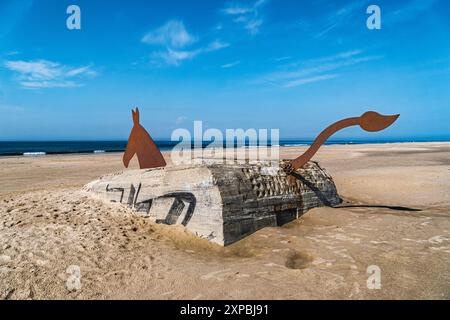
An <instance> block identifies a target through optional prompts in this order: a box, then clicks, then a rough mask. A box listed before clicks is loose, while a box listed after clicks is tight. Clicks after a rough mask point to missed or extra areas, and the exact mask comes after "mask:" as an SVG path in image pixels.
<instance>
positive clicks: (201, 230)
mask: <svg viewBox="0 0 450 320" xmlns="http://www.w3.org/2000/svg"><path fill="white" fill-rule="evenodd" d="M85 190H86V191H88V192H90V193H92V194H95V195H97V196H100V197H101V198H102V199H105V200H108V201H112V202H117V203H121V204H123V205H127V206H129V207H130V208H132V209H133V210H135V211H136V212H138V213H139V214H142V215H144V216H146V217H149V218H152V219H155V220H156V222H158V223H165V224H182V225H184V226H185V227H186V228H187V229H188V230H189V231H191V232H193V233H195V234H196V235H197V236H199V237H202V238H206V239H208V240H210V241H212V242H215V243H218V244H220V245H229V244H231V243H233V242H236V241H238V240H240V239H242V238H244V237H245V236H248V235H250V234H252V233H254V232H255V231H257V230H259V229H261V228H264V227H268V226H277V225H283V224H285V223H287V222H290V221H292V220H294V219H296V218H298V217H299V216H301V215H302V214H303V213H305V212H306V211H307V210H309V209H311V208H314V207H319V206H324V205H336V204H339V203H340V202H341V200H340V198H339V196H338V194H337V191H336V187H335V185H334V182H333V180H332V178H331V176H330V175H329V174H328V173H327V172H326V171H325V170H324V169H322V168H321V167H320V166H319V165H318V164H317V163H315V162H309V163H308V164H307V165H305V166H304V167H303V168H302V169H299V170H297V171H296V172H295V173H294V174H293V175H292V176H287V175H286V173H285V172H284V171H283V170H282V169H281V168H279V167H274V166H270V165H269V164H266V163H258V164H234V165H223V164H220V165H219V164H204V165H191V166H172V167H166V168H157V169H149V170H130V171H124V172H119V173H115V174H111V175H107V176H104V177H101V178H100V179H99V180H96V181H93V182H91V183H89V184H88V185H86V186H85Z"/></svg>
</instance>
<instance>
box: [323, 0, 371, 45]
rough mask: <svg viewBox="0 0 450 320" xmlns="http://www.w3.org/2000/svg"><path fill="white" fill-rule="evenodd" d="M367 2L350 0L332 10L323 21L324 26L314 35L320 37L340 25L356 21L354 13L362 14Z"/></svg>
mask: <svg viewBox="0 0 450 320" xmlns="http://www.w3.org/2000/svg"><path fill="white" fill-rule="evenodd" d="M368 3H369V0H358V1H351V2H349V3H347V4H346V5H345V6H342V7H340V8H339V9H337V10H335V11H332V12H331V13H330V14H329V15H328V16H327V17H326V19H325V21H324V22H323V25H325V27H324V28H323V29H322V30H320V31H319V32H317V33H316V34H315V36H314V37H315V38H320V37H322V36H324V35H326V34H327V33H329V32H330V31H332V30H333V29H335V28H337V27H339V26H341V25H344V24H346V23H349V22H351V21H357V19H355V15H357V14H364V12H365V10H363V9H364V8H365V7H367V5H368Z"/></svg>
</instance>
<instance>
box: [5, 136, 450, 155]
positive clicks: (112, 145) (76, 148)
mask: <svg viewBox="0 0 450 320" xmlns="http://www.w3.org/2000/svg"><path fill="white" fill-rule="evenodd" d="M449 140H450V139H435V138H434V139H407V138H405V139H379V140H376V139H340V140H336V139H334V140H333V139H330V140H328V141H327V142H326V144H328V145H332V144H341V145H345V144H369V143H395V142H432V141H449ZM312 142H313V140H308V139H281V140H280V141H279V142H278V143H277V145H279V146H282V147H295V146H308V145H310V144H311V143H312ZM155 143H156V144H157V146H158V147H159V149H160V150H161V151H170V150H172V149H173V147H174V146H176V145H177V144H179V142H178V141H170V140H155ZM210 143H211V142H210V141H207V142H202V146H203V147H206V146H208V145H209V144H210ZM126 145H127V141H125V140H123V141H122V140H117V141H0V156H25V157H33V156H34V157H35V156H45V155H52V154H89V153H94V154H102V153H111V152H123V151H125V148H126ZM192 145H194V144H193V143H192ZM245 145H247V146H248V143H246V144H245ZM269 145H270V142H269ZM224 147H226V146H224Z"/></svg>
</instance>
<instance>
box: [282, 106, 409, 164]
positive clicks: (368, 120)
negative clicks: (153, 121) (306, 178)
mask: <svg viewBox="0 0 450 320" xmlns="http://www.w3.org/2000/svg"><path fill="white" fill-rule="evenodd" d="M399 116H400V115H399V114H397V115H392V116H384V115H381V114H379V113H377V112H374V111H369V112H366V113H364V114H363V115H362V116H361V117H354V118H347V119H344V120H341V121H338V122H335V123H333V124H332V125H331V126H329V127H328V128H326V129H325V130H324V131H322V133H320V134H319V136H318V137H317V138H316V140H315V141H314V143H313V144H312V145H311V147H309V149H308V150H306V152H305V153H304V154H302V155H301V156H300V157H298V158H297V159H295V160H292V161H290V162H288V163H287V165H286V166H285V167H284V169H285V171H286V172H288V173H292V172H293V171H295V170H297V169H299V168H301V167H302V166H304V165H305V164H306V163H307V162H308V161H309V160H311V158H312V157H313V156H314V155H315V154H316V152H317V150H319V148H320V147H321V146H322V145H323V144H324V143H325V141H327V140H328V138H329V137H331V136H332V135H333V134H334V133H336V132H337V131H339V130H342V129H344V128H347V127H351V126H357V125H359V126H360V127H361V128H362V129H364V130H365V131H368V132H376V131H381V130H384V129H386V128H387V127H389V126H390V125H391V124H393V123H394V122H395V121H396V120H397V118H398V117H399Z"/></svg>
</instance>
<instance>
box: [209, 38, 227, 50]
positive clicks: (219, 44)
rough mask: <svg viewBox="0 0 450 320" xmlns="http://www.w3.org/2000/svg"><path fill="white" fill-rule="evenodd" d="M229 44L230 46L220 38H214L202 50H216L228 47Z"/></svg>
mask: <svg viewBox="0 0 450 320" xmlns="http://www.w3.org/2000/svg"><path fill="white" fill-rule="evenodd" d="M229 46H230V44H229V43H227V42H222V41H220V40H214V41H213V42H211V43H210V44H209V45H208V46H207V47H206V48H204V51H206V52H210V51H216V50H220V49H225V48H228V47H229Z"/></svg>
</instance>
